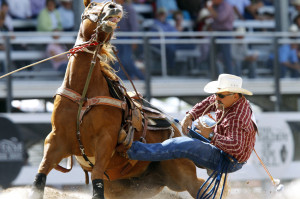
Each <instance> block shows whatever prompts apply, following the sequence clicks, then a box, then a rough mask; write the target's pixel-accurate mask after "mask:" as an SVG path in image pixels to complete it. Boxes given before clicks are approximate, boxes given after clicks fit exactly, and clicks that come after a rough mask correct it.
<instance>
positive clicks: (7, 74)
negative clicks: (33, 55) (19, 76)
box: [0, 51, 70, 79]
mask: <svg viewBox="0 0 300 199" xmlns="http://www.w3.org/2000/svg"><path fill="white" fill-rule="evenodd" d="M67 53H70V51H66V52H63V53H60V54H58V55H54V56H52V57H49V58H46V59H43V60H41V61H38V62H35V63H33V64H30V65H27V66H24V67H22V68H19V69H16V70H14V71H11V72H9V73H6V74H4V75H2V76H1V77H0V79H2V78H3V77H7V76H9V75H11V74H14V73H16V72H19V71H21V70H24V69H26V68H29V67H32V66H35V65H37V64H40V63H43V62H45V61H48V60H50V59H54V58H56V57H59V56H61V55H64V54H67Z"/></svg>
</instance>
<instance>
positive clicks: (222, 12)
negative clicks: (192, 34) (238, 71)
mask: <svg viewBox="0 0 300 199" xmlns="http://www.w3.org/2000/svg"><path fill="white" fill-rule="evenodd" d="M206 8H207V9H208V11H209V12H210V15H211V16H212V18H213V23H212V24H211V28H212V31H232V30H233V21H234V10H233V7H232V6H231V5H230V4H229V3H227V1H225V0H212V1H208V2H207V4H206ZM218 38H221V39H223V38H229V37H228V36H223V37H218ZM216 47H217V51H218V53H220V55H221V60H222V62H223V65H224V72H225V73H228V74H234V73H233V67H232V60H231V47H230V44H218V45H217V46H216ZM221 72H222V71H219V73H221Z"/></svg>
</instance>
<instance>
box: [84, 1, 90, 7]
mask: <svg viewBox="0 0 300 199" xmlns="http://www.w3.org/2000/svg"><path fill="white" fill-rule="evenodd" d="M90 3H91V0H83V4H84V6H85V7H87V6H88V5H89V4H90Z"/></svg>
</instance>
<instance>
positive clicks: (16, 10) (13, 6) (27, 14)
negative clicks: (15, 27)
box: [7, 0, 32, 19]
mask: <svg viewBox="0 0 300 199" xmlns="http://www.w3.org/2000/svg"><path fill="white" fill-rule="evenodd" d="M7 3H8V7H9V13H10V15H11V16H12V17H13V18H16V19H28V18H31V16H32V13H31V7H30V0H22V1H20V0H9V1H7Z"/></svg>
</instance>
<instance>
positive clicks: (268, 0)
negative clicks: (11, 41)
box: [0, 0, 300, 80]
mask: <svg viewBox="0 0 300 199" xmlns="http://www.w3.org/2000/svg"><path fill="white" fill-rule="evenodd" d="M95 2H103V0H95ZM115 2H116V3H119V4H122V5H123V7H124V10H125V11H126V12H127V15H126V17H125V18H124V19H122V21H121V22H120V24H119V26H120V28H119V29H118V31H126V32H128V31H129V32H130V31H134V32H135V31H157V32H185V31H222V32H223V31H237V32H239V33H241V34H245V33H246V32H247V31H248V29H247V27H236V26H234V22H235V21H236V20H275V19H274V9H273V12H272V11H270V9H263V8H270V7H271V8H272V7H273V8H274V5H273V3H274V2H273V0H202V1H200V0H185V1H183V0H116V1H115ZM73 3H74V2H73V0H22V1H20V0H0V6H1V10H0V30H1V31H44V32H51V31H77V30H76V28H77V26H76V24H75V21H76V20H75V19H76V18H80V15H78V14H75V12H74V5H73ZM141 5H144V6H146V7H147V8H150V10H151V11H148V12H141V11H140V10H138V9H137V8H138V6H141ZM289 19H290V24H291V27H290V31H291V32H298V30H299V28H300V0H289ZM14 20H24V21H26V20H33V21H35V22H36V23H35V24H36V26H35V27H21V28H20V27H14V26H13V24H14V23H13V21H14ZM149 21H151V23H148V22H149ZM256 30H259V31H264V29H262V28H260V29H255V30H254V31H256ZM173 38H175V39H176V38H177V37H173ZM218 38H234V37H233V36H232V37H229V36H223V37H218ZM121 39H126V38H121ZM235 39H244V37H243V35H242V36H237V37H235ZM165 47H166V63H167V69H168V74H169V75H179V74H180V73H181V71H180V70H178V66H177V64H178V63H176V59H175V57H176V56H178V52H183V51H186V52H199V56H196V64H195V65H196V68H197V67H198V68H199V69H200V68H202V69H203V68H205V69H206V70H209V67H210V63H209V52H210V45H209V44H202V45H191V44H189V45H188V44H166V46H165ZM0 48H1V49H2V50H3V46H0ZM117 48H118V50H119V56H120V59H121V61H122V63H123V65H124V67H125V68H126V70H127V71H128V73H129V75H130V76H131V78H133V79H141V80H143V79H144V74H143V65H142V64H139V63H140V62H141V61H140V57H141V56H142V55H141V54H142V53H141V51H142V49H141V47H140V46H138V45H129V44H126V45H123V44H122V45H117ZM160 48H161V46H160V45H153V46H152V51H153V53H154V54H155V52H157V54H159V52H160V50H161V49H160ZM64 49H65V46H61V44H58V43H55V42H54V44H49V46H47V47H46V51H47V55H54V54H55V53H59V52H61V51H63V50H64ZM216 51H217V55H218V56H217V57H218V63H219V64H218V67H217V70H218V71H217V72H218V73H222V72H225V73H231V74H236V75H242V76H243V75H245V76H248V77H249V78H256V77H257V73H256V68H257V62H258V61H259V60H260V59H261V56H262V55H261V54H260V53H259V52H258V51H254V50H252V49H251V46H250V45H248V44H245V43H243V42H241V43H235V44H218V45H217V47H216ZM196 55H197V54H196ZM179 56H180V55H179ZM299 57H300V51H299V46H298V44H284V45H282V46H281V47H280V48H279V62H280V64H281V77H288V76H290V77H293V78H294V77H295V78H297V77H299V71H300V64H299ZM272 59H274V52H272V53H270V54H269V55H268V63H272ZM58 62H59V63H56V62H55V61H53V68H54V69H55V70H58V71H64V70H65V66H62V65H65V62H66V59H62V60H58ZM61 62H63V63H61ZM271 65H272V64H271ZM115 67H116V69H117V70H118V69H119V66H118V65H117V64H116V66H115ZM270 67H271V66H270ZM245 71H246V72H245ZM195 74H196V73H195ZM119 75H120V76H121V77H122V79H126V77H125V75H124V74H123V73H122V71H120V72H119Z"/></svg>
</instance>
